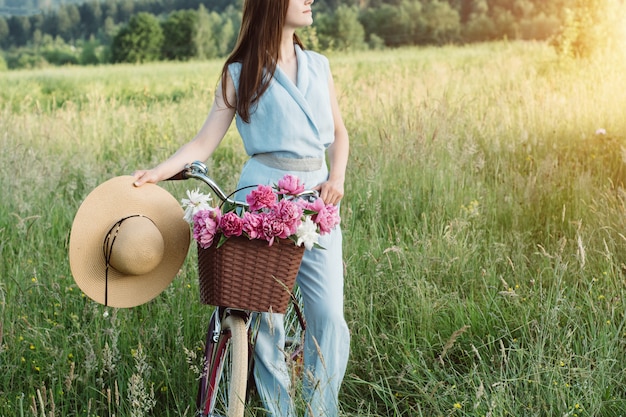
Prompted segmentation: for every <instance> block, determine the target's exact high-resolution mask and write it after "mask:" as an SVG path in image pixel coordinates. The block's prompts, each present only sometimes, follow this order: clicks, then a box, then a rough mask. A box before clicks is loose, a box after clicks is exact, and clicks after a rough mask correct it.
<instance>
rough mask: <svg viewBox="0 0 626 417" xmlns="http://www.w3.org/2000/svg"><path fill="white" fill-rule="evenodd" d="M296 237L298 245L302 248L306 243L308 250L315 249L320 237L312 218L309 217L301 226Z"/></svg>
mask: <svg viewBox="0 0 626 417" xmlns="http://www.w3.org/2000/svg"><path fill="white" fill-rule="evenodd" d="M296 236H297V237H298V241H297V242H296V245H298V246H302V244H303V243H304V246H305V247H306V248H307V249H308V250H311V249H313V246H314V245H315V244H316V243H317V242H318V241H319V238H320V235H319V233H318V232H317V225H316V224H315V223H314V222H313V220H311V217H310V216H307V217H306V219H305V220H304V221H303V222H302V223H301V224H300V226H299V227H298V230H297V231H296Z"/></svg>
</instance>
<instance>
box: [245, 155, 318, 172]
mask: <svg viewBox="0 0 626 417" xmlns="http://www.w3.org/2000/svg"><path fill="white" fill-rule="evenodd" d="M252 158H254V159H256V160H257V161H259V162H260V163H262V164H263V165H267V166H268V167H271V168H276V169H281V170H283V171H303V172H310V171H317V170H319V169H321V168H322V165H323V164H324V158H284V157H281V156H276V155H274V154H273V153H269V152H268V153H257V154H254V155H252Z"/></svg>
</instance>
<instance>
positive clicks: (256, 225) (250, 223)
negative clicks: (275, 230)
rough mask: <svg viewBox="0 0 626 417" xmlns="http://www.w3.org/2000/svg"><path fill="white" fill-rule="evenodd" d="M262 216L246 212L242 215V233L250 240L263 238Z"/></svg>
mask: <svg viewBox="0 0 626 417" xmlns="http://www.w3.org/2000/svg"><path fill="white" fill-rule="evenodd" d="M263 216H264V214H262V213H250V212H248V211H246V212H245V213H244V214H243V232H244V233H245V234H246V235H248V237H249V238H250V239H261V238H262V237H263Z"/></svg>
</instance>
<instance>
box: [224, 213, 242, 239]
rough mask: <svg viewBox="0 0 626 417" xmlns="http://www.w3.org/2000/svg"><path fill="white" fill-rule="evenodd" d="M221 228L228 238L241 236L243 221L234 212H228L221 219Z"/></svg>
mask: <svg viewBox="0 0 626 417" xmlns="http://www.w3.org/2000/svg"><path fill="white" fill-rule="evenodd" d="M219 227H220V229H221V231H222V233H223V234H224V236H226V237H231V236H241V233H242V232H243V219H242V218H241V217H239V216H238V215H237V213H234V212H232V211H231V212H228V213H225V214H223V215H222V216H221V217H220V222H219Z"/></svg>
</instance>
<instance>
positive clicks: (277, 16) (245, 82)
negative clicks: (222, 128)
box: [222, 0, 302, 123]
mask: <svg viewBox="0 0 626 417" xmlns="http://www.w3.org/2000/svg"><path fill="white" fill-rule="evenodd" d="M288 7H289V0H245V2H244V5H243V16H242V19H241V29H240V30H239V37H238V38H237V44H236V45H235V49H233V51H232V52H231V54H230V56H229V57H228V58H227V59H226V62H225V64H224V68H222V96H223V97H224V100H225V101H226V105H228V106H229V107H234V108H235V109H236V111H237V114H238V115H239V117H241V119H242V120H243V121H244V122H246V123H249V122H250V113H251V109H252V108H254V104H255V103H256V102H257V101H258V100H259V98H260V97H261V96H262V95H263V93H264V92H265V91H266V90H267V88H268V87H269V83H270V81H271V80H272V77H273V75H274V71H275V70H276V63H277V62H278V54H279V52H280V41H281V37H282V33H283V27H284V25H285V16H286V15H287V8H288ZM293 41H294V43H296V44H298V45H299V46H300V47H302V42H301V41H300V39H299V38H298V36H297V35H295V34H294V35H293ZM233 62H240V63H241V74H240V76H239V89H238V90H237V99H236V100H237V102H236V104H235V105H233V103H229V102H228V98H227V96H226V76H227V74H228V66H229V65H230V64H232V63H233Z"/></svg>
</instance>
